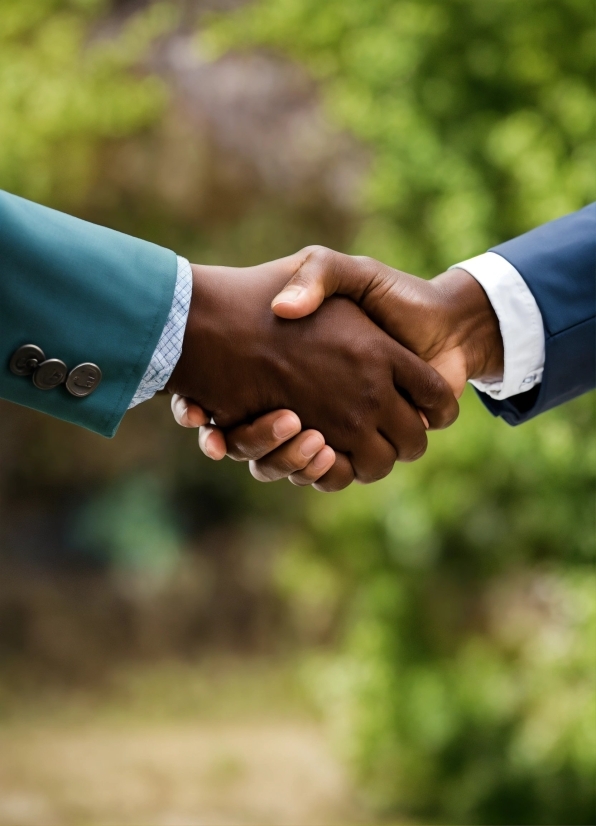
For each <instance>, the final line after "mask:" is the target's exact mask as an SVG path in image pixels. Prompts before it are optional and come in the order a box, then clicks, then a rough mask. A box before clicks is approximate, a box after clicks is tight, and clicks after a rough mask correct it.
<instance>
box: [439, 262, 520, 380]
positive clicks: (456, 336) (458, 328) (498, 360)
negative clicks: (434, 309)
mask: <svg viewBox="0 0 596 826" xmlns="http://www.w3.org/2000/svg"><path fill="white" fill-rule="evenodd" d="M430 283H431V284H433V286H434V287H435V288H436V289H437V290H438V291H439V293H440V295H441V302H442V304H443V305H444V307H445V310H446V314H447V326H448V329H449V338H450V341H449V347H451V348H458V349H460V350H461V353H462V354H463V361H464V364H465V372H466V380H469V379H482V380H484V381H498V380H500V379H502V378H503V370H504V353H503V338H502V335H501V330H500V327H499V319H498V318H497V315H496V313H495V311H494V308H493V306H492V304H491V303H490V301H489V298H488V296H487V294H486V293H485V291H484V290H483V288H482V287H481V286H480V284H479V283H478V281H476V279H475V278H474V277H473V276H472V275H470V273H468V272H466V270H463V269H460V268H457V267H456V268H454V269H451V270H447V272H444V273H442V274H441V275H438V276H437V277H436V278H434V279H433V280H432V281H431V282H430Z"/></svg>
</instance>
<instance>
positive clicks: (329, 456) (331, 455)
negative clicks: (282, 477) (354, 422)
mask: <svg viewBox="0 0 596 826" xmlns="http://www.w3.org/2000/svg"><path fill="white" fill-rule="evenodd" d="M334 462H335V451H334V450H333V449H332V448H330V447H329V445H325V447H324V448H322V450H319V452H318V453H317V454H316V455H315V456H314V458H313V459H311V461H310V462H309V463H308V464H307V466H306V467H305V468H303V469H302V470H298V471H296V473H292V474H291V476H288V479H289V480H290V482H291V483H292V484H293V485H296V486H297V487H305V486H306V485H312V484H313V483H314V482H316V481H317V480H319V479H320V478H321V476H324V475H325V473H327V471H328V470H331V468H332V467H333V463H334Z"/></svg>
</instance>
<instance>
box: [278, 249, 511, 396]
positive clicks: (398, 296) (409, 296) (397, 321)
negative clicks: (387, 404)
mask: <svg viewBox="0 0 596 826" xmlns="http://www.w3.org/2000/svg"><path fill="white" fill-rule="evenodd" d="M299 255H300V256H301V258H302V263H301V265H300V267H299V269H298V270H297V271H296V273H295V274H294V275H293V276H292V278H291V279H290V280H289V281H288V283H287V284H286V286H285V287H284V289H283V290H282V292H281V293H280V294H279V295H277V296H276V297H275V298H274V300H273V302H272V307H273V311H274V312H275V313H276V315H278V316H279V317H280V318H287V319H292V318H302V317H303V316H306V315H308V314H310V313H312V312H314V310H316V309H317V307H319V306H320V304H321V303H322V302H323V300H324V299H325V298H326V297H328V296H330V295H334V294H339V295H345V296H349V297H350V298H351V299H352V300H353V301H355V302H356V303H357V304H359V305H360V306H361V307H362V309H363V310H364V311H365V313H366V314H367V315H368V316H369V317H370V318H371V319H372V320H373V321H375V322H376V323H377V324H378V325H379V326H380V327H381V328H382V329H383V330H385V332H387V333H389V335H390V336H392V337H393V338H394V339H395V340H396V341H399V342H400V343H401V344H403V345H404V346H406V347H407V348H408V349H409V350H411V351H412V352H413V353H416V355H418V356H420V358H422V359H424V361H426V362H428V364H430V365H432V366H433V367H434V368H435V370H437V371H438V372H439V373H440V374H441V375H442V376H443V377H444V378H445V379H446V380H447V381H448V382H449V385H450V386H451V388H452V390H453V392H454V394H455V395H456V397H457V398H459V396H461V394H462V393H463V391H464V387H465V384H466V381H468V379H476V378H482V379H485V380H495V379H500V378H502V376H503V341H502V338H501V332H500V329H499V322H498V319H497V316H496V314H495V311H494V310H493V307H492V305H491V303H490V301H489V300H488V296H487V295H486V293H485V292H484V290H483V289H482V287H481V286H480V284H478V282H477V281H476V279H475V278H473V277H472V276H471V275H470V274H469V273H467V272H466V271H465V270H461V269H452V270H448V271H447V272H445V273H442V274H441V275H438V276H437V277H436V278H433V279H432V280H430V281H425V280H424V279H423V278H417V277H416V276H414V275H409V274H408V273H405V272H401V271H400V270H395V269H393V268H392V267H388V266H386V265H385V264H381V263H380V262H379V261H375V260H374V259H373V258H366V257H354V256H350V255H343V254H342V253H339V252H334V251H333V250H330V249H326V248H325V247H307V248H306V249H304V250H302V252H301V253H299Z"/></svg>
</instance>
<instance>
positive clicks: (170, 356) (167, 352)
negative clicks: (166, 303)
mask: <svg viewBox="0 0 596 826" xmlns="http://www.w3.org/2000/svg"><path fill="white" fill-rule="evenodd" d="M191 295H192V270H191V269H190V264H189V263H188V261H187V260H186V258H180V256H178V273H177V275H176V287H175V289H174V300H173V302H172V307H171V309H170V312H169V315H168V320H167V321H166V326H165V327H164V328H163V332H162V334H161V337H160V339H159V341H158V342H157V347H156V348H155V351H154V353H153V356H152V357H151V361H150V362H149V366H148V367H147V369H146V371H145V375H144V376H143V378H142V379H141V383H140V384H139V386H138V387H137V392H136V393H135V394H134V396H133V399H132V401H131V403H130V404H129V405H128V408H129V410H130V408H131V407H135V406H136V405H137V404H140V403H141V402H146V401H147V400H148V399H151V398H152V397H153V396H154V395H155V394H156V393H157V391H158V390H163V388H164V387H165V386H166V384H167V383H168V380H169V378H170V376H171V375H172V373H173V372H174V367H175V366H176V364H177V363H178V359H179V358H180V354H181V353H182V340H183V339H184V330H185V329H186V319H187V318H188V310H189V308H190V297H191Z"/></svg>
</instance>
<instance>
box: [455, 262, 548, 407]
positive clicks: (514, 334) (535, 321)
mask: <svg viewBox="0 0 596 826" xmlns="http://www.w3.org/2000/svg"><path fill="white" fill-rule="evenodd" d="M456 267H457V268H458V269H462V270H466V272H469V273H470V275H472V276H473V277H474V278H475V279H476V281H478V283H479V284H480V286H481V287H482V288H483V290H484V292H485V293H486V294H487V296H488V299H489V301H490V303H491V304H492V305H493V308H494V311H495V313H496V314H497V318H498V319H499V327H500V329H501V335H502V337H503V350H504V356H505V359H504V371H503V379H502V380H501V381H495V382H487V381H478V380H472V381H470V384H473V385H474V387H476V388H477V389H478V390H480V391H482V392H483V393H487V394H488V395H489V396H491V397H492V398H493V399H508V398H509V397H510V396H517V395H518V394H519V393H525V392H526V391H527V390H531V389H532V387H534V386H535V385H536V384H539V383H540V382H541V381H542V373H543V370H544V324H543V321H542V314H541V312H540V310H539V309H538V305H537V304H536V299H535V298H534V296H533V295H532V292H531V290H530V289H529V287H528V285H527V284H526V282H525V281H524V279H523V278H522V277H521V275H520V274H519V272H518V271H517V270H516V269H515V267H513V266H512V265H511V264H510V263H509V261H507V260H506V259H505V258H503V257H502V256H501V255H498V254H497V253H496V252H485V253H484V254H483V255H477V256H476V257H475V258H469V259H468V260H467V261H461V262H460V263H459V264H454V265H453V267H450V269H455V268H456Z"/></svg>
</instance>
